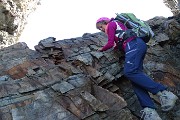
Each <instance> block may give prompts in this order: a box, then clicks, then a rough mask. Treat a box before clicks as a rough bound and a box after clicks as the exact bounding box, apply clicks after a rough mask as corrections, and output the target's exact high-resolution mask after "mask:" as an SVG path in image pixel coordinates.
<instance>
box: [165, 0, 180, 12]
mask: <svg viewBox="0 0 180 120" xmlns="http://www.w3.org/2000/svg"><path fill="white" fill-rule="evenodd" d="M163 2H164V4H165V5H166V6H167V7H168V8H169V9H170V10H171V12H172V13H173V15H178V14H180V0H163Z"/></svg>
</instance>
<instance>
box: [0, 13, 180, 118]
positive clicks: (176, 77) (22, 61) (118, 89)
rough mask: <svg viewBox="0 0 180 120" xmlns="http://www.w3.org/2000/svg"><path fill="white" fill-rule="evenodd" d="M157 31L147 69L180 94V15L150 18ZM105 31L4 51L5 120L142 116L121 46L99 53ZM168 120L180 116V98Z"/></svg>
mask: <svg viewBox="0 0 180 120" xmlns="http://www.w3.org/2000/svg"><path fill="white" fill-rule="evenodd" d="M148 22H149V24H150V26H151V27H152V29H153V31H154V32H155V34H156V36H155V40H151V41H150V42H149V43H148V45H149V49H148V52H147V55H146V58H145V62H144V70H145V72H146V73H147V74H148V75H149V76H151V77H152V78H154V80H155V81H157V82H160V83H163V84H165V85H167V86H168V89H169V90H170V91H172V92H173V93H175V94H176V95H177V96H180V36H179V35H180V16H174V17H171V18H168V19H167V18H163V17H155V18H153V19H151V20H149V21H148ZM106 41H107V37H106V35H104V34H103V33H94V34H89V33H85V34H84V35H83V36H82V37H78V38H72V39H66V40H56V38H54V37H49V38H46V39H44V40H41V41H40V42H39V44H38V45H37V46H35V50H30V49H29V48H28V47H27V45H26V44H25V43H17V44H15V45H12V46H9V47H6V48H3V49H1V51H0V60H1V62H0V90H1V92H0V118H1V119H2V120H80V119H84V120H138V119H139V118H140V116H141V114H140V112H139V111H140V110H141V107H140V105H139V102H138V100H137V97H136V95H135V94H134V92H133V90H132V87H131V84H130V82H129V81H128V80H127V79H125V78H124V76H123V74H122V70H123V64H122V62H123V60H120V61H119V57H121V56H123V54H122V53H120V52H118V51H113V50H108V51H106V52H97V49H98V48H99V47H102V46H103V45H104V44H105V43H106ZM151 97H152V98H153V100H154V102H155V104H156V106H157V111H158V113H159V114H160V116H161V117H162V119H163V120H172V119H173V120H179V119H180V114H179V113H180V102H179V100H178V101H177V105H176V106H175V108H174V109H173V110H172V111H170V112H167V113H163V112H162V111H161V110H160V103H159V101H158V99H157V98H156V96H153V95H151Z"/></svg>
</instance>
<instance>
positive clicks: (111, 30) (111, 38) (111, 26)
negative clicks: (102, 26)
mask: <svg viewBox="0 0 180 120" xmlns="http://www.w3.org/2000/svg"><path fill="white" fill-rule="evenodd" d="M112 20H113V18H112ZM118 25H119V26H120V27H121V29H122V30H127V27H126V26H125V25H124V24H123V23H121V22H118ZM116 28H117V25H116V23H115V22H114V21H110V22H109V23H108V24H107V26H106V34H107V35H108V42H107V43H106V45H105V46H104V47H103V48H102V49H101V51H106V50H108V49H110V48H112V47H114V43H115V44H116V46H115V47H114V49H117V48H118V46H117V42H118V40H119V38H118V37H116V36H115V32H116ZM134 38H135V37H131V38H128V39H127V40H126V41H124V43H123V50H125V47H126V44H127V42H129V41H131V40H133V39H134ZM120 40H122V39H120Z"/></svg>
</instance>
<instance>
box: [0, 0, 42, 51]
mask: <svg viewBox="0 0 180 120" xmlns="http://www.w3.org/2000/svg"><path fill="white" fill-rule="evenodd" d="M39 1H40V0H0V49H1V48H3V47H7V46H9V45H12V44H15V43H17V41H18V38H19V36H20V35H21V32H22V31H23V29H24V26H25V24H26V22H27V17H28V15H29V14H30V13H31V12H33V11H34V10H35V8H36V7H37V5H38V4H39Z"/></svg>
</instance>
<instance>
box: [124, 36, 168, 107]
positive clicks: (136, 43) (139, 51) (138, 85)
mask: <svg viewBox="0 0 180 120" xmlns="http://www.w3.org/2000/svg"><path fill="white" fill-rule="evenodd" d="M146 50H147V46H146V43H145V42H144V41H143V40H142V39H140V38H136V39H134V40H132V41H131V42H129V43H127V46H126V50H125V54H126V55H125V64H124V75H125V77H127V78H128V79H129V80H130V81H131V82H132V83H133V84H134V85H135V87H134V90H135V93H136V95H137V97H138V99H139V100H140V102H141V105H142V106H144V104H147V103H150V104H151V105H152V100H151V98H150V97H149V95H148V92H151V93H153V94H156V93H158V92H159V91H162V90H165V89H166V87H165V86H163V85H162V84H159V83H157V82H155V81H153V80H152V79H150V78H149V77H148V76H147V75H146V74H145V73H144V72H143V60H144V56H145V54H146ZM134 85H133V86H134ZM143 96H145V97H146V98H145V99H146V100H145V99H144V97H143ZM151 107H154V106H153V105H152V106H151Z"/></svg>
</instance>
